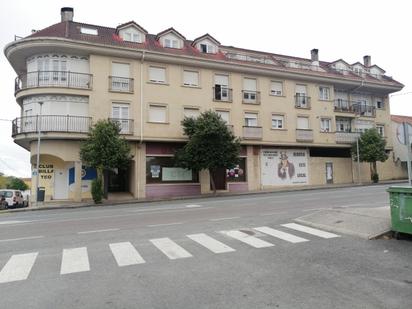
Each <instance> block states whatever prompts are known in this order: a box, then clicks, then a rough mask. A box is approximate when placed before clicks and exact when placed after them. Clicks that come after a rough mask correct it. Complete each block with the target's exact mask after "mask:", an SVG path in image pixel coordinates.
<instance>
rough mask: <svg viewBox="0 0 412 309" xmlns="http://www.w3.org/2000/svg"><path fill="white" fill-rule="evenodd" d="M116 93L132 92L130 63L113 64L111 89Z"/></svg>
mask: <svg viewBox="0 0 412 309" xmlns="http://www.w3.org/2000/svg"><path fill="white" fill-rule="evenodd" d="M110 90H115V91H124V92H129V91H132V89H131V83H130V65H129V64H128V63H117V62H113V63H112V76H111V89H110Z"/></svg>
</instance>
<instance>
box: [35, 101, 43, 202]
mask: <svg viewBox="0 0 412 309" xmlns="http://www.w3.org/2000/svg"><path fill="white" fill-rule="evenodd" d="M39 105H40V112H39V115H38V116H37V158H36V206H37V205H38V202H39V179H40V176H39V165H40V133H41V111H42V106H43V102H39Z"/></svg>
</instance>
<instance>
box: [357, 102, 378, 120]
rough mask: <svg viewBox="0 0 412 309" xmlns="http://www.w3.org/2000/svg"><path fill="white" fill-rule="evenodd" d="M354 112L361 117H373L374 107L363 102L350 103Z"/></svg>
mask: <svg viewBox="0 0 412 309" xmlns="http://www.w3.org/2000/svg"><path fill="white" fill-rule="evenodd" d="M352 109H353V111H354V113H355V114H356V115H358V116H363V117H375V116H376V107H375V106H372V105H368V104H365V103H354V104H353V105H352Z"/></svg>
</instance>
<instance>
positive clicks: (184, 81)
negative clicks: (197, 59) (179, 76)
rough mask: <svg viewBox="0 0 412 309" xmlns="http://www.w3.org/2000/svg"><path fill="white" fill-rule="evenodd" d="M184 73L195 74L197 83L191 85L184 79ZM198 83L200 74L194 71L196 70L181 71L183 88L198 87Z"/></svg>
mask: <svg viewBox="0 0 412 309" xmlns="http://www.w3.org/2000/svg"><path fill="white" fill-rule="evenodd" d="M186 73H192V74H193V73H195V74H197V83H196V84H193V83H191V82H189V81H186V77H185V74H186ZM199 83H200V74H199V71H196V70H186V69H185V70H183V86H186V87H199Z"/></svg>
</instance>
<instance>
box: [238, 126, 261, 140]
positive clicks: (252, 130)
mask: <svg viewBox="0 0 412 309" xmlns="http://www.w3.org/2000/svg"><path fill="white" fill-rule="evenodd" d="M262 136H263V130H262V127H255V126H253V127H252V126H243V138H244V139H262Z"/></svg>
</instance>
